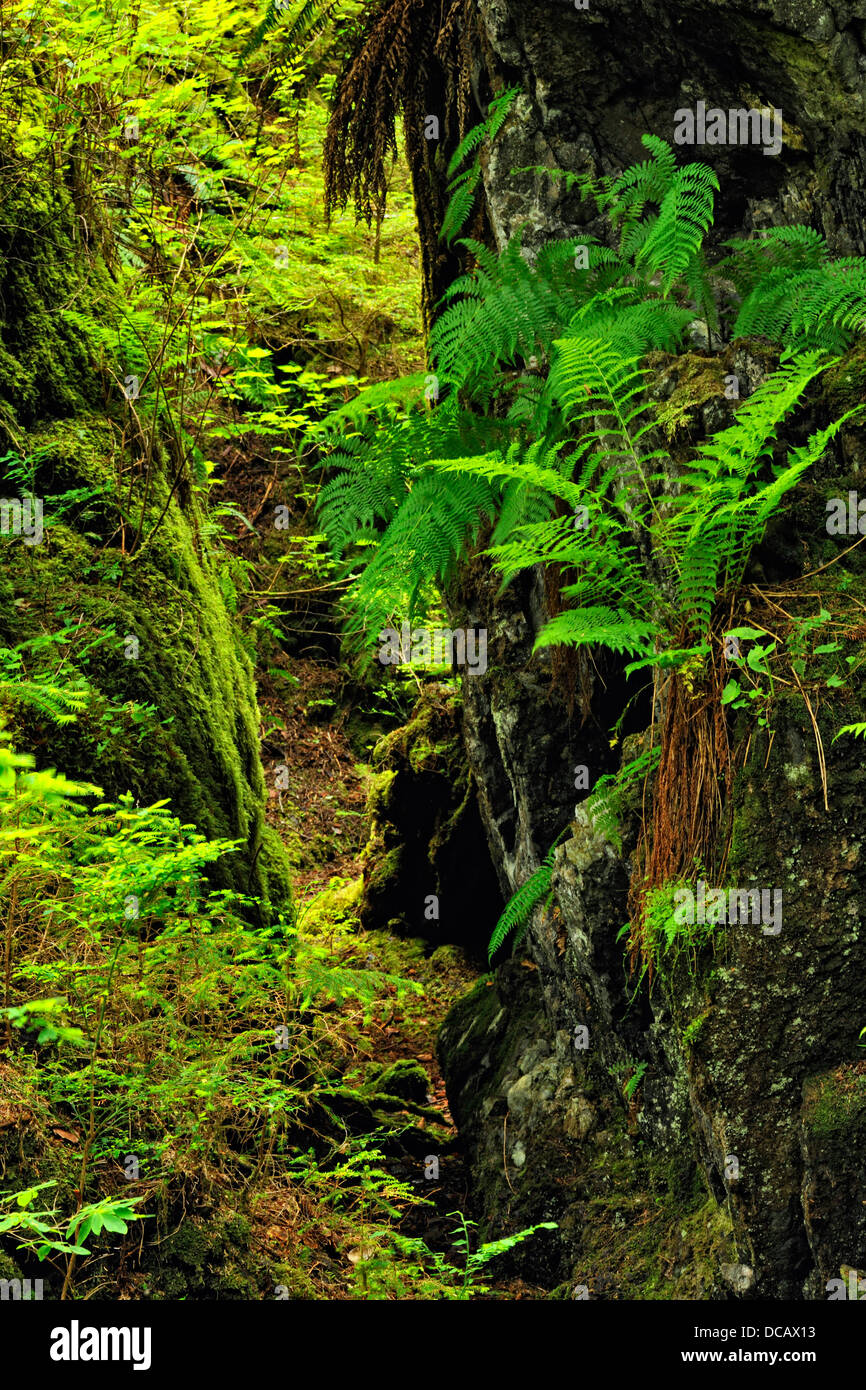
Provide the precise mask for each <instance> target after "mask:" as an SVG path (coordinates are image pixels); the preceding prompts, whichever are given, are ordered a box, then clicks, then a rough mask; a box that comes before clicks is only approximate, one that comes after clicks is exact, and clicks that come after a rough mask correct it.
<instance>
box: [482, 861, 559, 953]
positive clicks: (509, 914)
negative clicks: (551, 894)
mask: <svg viewBox="0 0 866 1390" xmlns="http://www.w3.org/2000/svg"><path fill="white" fill-rule="evenodd" d="M561 839H562V836H561V835H560V836H559V837H558V839H557V840H555V841H554V843H553V844H552V845H551V847H550V849H549V850H548V852H547V854H546V855H545V856H544V859H543V860H542V862H541V864H540V865H539V866H538V868H537V869H536V870H535V872H534V873H532V874H530V876H529V878H528V879H527V880H526V882H525V883H524V884H523V885H522V887H520V888H518V890H517V892H516V893H515V894H514V895H513V897H511V898H510V899H509V900H508V902H507V904H506V906H505V910H504V911H503V912H502V914H501V916H500V918H499V921H498V922H497V923H496V926H495V927H494V928H493V935H492V936H491V938H490V942H489V945H488V947H487V959H488V960H492V959H493V957H494V955H495V954H496V952H497V951H498V950H499V947H500V946H501V945H502V943H503V942H504V941H505V940H506V938H507V937H508V936H510V935H511V933H512V932H513V931H515V930H516V929H517V928H518V927H520V926H521V925H522V924H523V923H524V922H526V921H528V919H529V915H530V913H531V912H532V909H533V908H534V907H535V904H536V903H537V902H540V900H541V899H542V898H543V897H544V895H545V894H546V893H547V892H548V891H549V889H550V885H551V881H552V879H553V861H554V858H555V856H556V849H557V845H558V844H559V840H561ZM515 944H516V943H515Z"/></svg>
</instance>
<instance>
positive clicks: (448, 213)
mask: <svg viewBox="0 0 866 1390" xmlns="http://www.w3.org/2000/svg"><path fill="white" fill-rule="evenodd" d="M519 90H520V89H519V88H518V87H509V88H508V90H507V91H505V92H503V93H502V94H501V96H498V97H496V98H495V99H494V100H493V101H491V103H490V109H489V111H488V113H487V119H486V120H484V121H481V122H480V123H479V124H478V125H476V126H473V128H472V129H471V130H470V131H468V132H467V134H466V135H465V136H464V137H463V139H462V140H461V141H460V144H459V145H458V146H457V149H456V150H455V151H454V154H453V155H452V156H451V159H450V161H449V164H448V174H447V177H448V179H449V184H448V205H447V207H446V209H445V216H444V218H443V220H442V229H441V231H440V233H439V236H440V238H441V239H442V240H444V241H446V242H451V241H453V240H454V238H455V236H456V235H457V233H458V232H459V231H460V230H461V228H462V227H463V226H464V225H465V223H466V220H467V218H468V217H469V214H470V212H471V211H472V206H473V204H474V202H475V195H476V191H477V189H478V184H479V183H480V181H481V165H480V163H479V161H478V159H475V160H474V162H473V163H472V164H471V165H470V166H469V168H468V169H465V170H464V171H463V172H462V173H460V172H459V170H460V166H461V164H463V163H465V161H466V160H467V159H468V157H469V155H470V154H473V153H474V152H475V151H476V150H480V149H481V146H482V145H484V144H492V143H493V141H494V140H495V139H496V137H497V135H498V134H499V132H500V130H501V129H502V127H503V125H504V124H505V121H506V120H507V118H508V114H509V112H510V110H511V107H512V105H513V103H514V99H515V97H516V96H517V94H518V91H519Z"/></svg>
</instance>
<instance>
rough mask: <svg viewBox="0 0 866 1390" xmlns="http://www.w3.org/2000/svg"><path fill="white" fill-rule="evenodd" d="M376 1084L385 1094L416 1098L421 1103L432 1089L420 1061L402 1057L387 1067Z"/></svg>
mask: <svg viewBox="0 0 866 1390" xmlns="http://www.w3.org/2000/svg"><path fill="white" fill-rule="evenodd" d="M376 1085H377V1087H378V1089H379V1091H381V1092H382V1093H383V1094H384V1095H389V1096H401V1097H403V1099H404V1100H414V1101H417V1102H418V1104H419V1105H421V1104H423V1103H424V1101H425V1100H426V1099H427V1095H428V1093H429V1091H430V1078H429V1076H428V1075H427V1073H426V1071H425V1070H424V1068H423V1067H422V1065H421V1063H420V1062H416V1061H415V1060H414V1059H413V1058H409V1057H402V1058H401V1059H400V1060H399V1061H398V1062H394V1063H393V1065H392V1066H390V1067H385V1069H384V1070H383V1071H382V1072H381V1074H380V1076H379V1077H378V1080H377V1082H376Z"/></svg>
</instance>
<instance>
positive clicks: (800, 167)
mask: <svg viewBox="0 0 866 1390" xmlns="http://www.w3.org/2000/svg"><path fill="white" fill-rule="evenodd" d="M479 9H480V11H481V14H482V16H483V20H484V24H485V28H486V33H487V37H488V40H489V52H488V60H487V61H488V67H489V68H490V69H492V70H495V71H496V72H497V74H498V75H499V76H501V77H502V78H504V80H506V81H507V82H509V83H512V82H516V83H519V84H520V86H521V87H522V89H523V92H524V93H526V95H525V96H523V97H521V98H520V100H519V102H518V104H517V105H516V106H515V108H514V112H513V115H512V117H511V119H510V120H509V122H508V124H507V125H506V127H505V129H504V131H503V134H502V137H501V139H500V140H499V142H498V144H497V147H496V148H495V149H494V151H493V154H492V155H491V158H490V161H489V164H488V167H487V170H486V173H485V184H486V189H487V194H488V205H489V210H490V220H491V225H492V227H493V229H494V232H495V234H496V237H497V240H499V241H500V243H502V242H504V241H505V240H507V239H508V237H509V236H510V235H511V233H512V232H513V231H514V230H515V229H516V228H517V226H518V225H520V224H521V223H527V224H528V229H527V234H526V241H525V244H526V245H527V246H530V247H531V246H532V245H535V244H538V243H539V242H541V241H544V240H546V239H547V238H548V237H550V236H560V235H561V236H569V235H573V234H575V233H576V232H578V231H579V230H580V228H581V226H584V225H591V224H587V209H585V208H582V207H581V206H580V202H579V198H578V196H577V194H576V193H574V192H573V193H572V194H570V195H567V194H565V193H562V192H559V191H557V188H556V187H552V186H551V184H550V181H549V180H548V179H546V178H544V179H541V178H539V177H537V176H535V175H532V174H528V173H527V174H523V175H520V176H519V177H518V178H517V179H512V178H510V177H509V171H510V170H511V169H513V168H517V169H521V168H527V167H528V166H533V165H544V166H547V167H549V168H558V169H566V170H568V171H570V172H582V171H584V170H593V171H594V172H596V173H611V172H619V171H620V170H621V169H623V168H626V167H627V166H628V165H629V164H632V163H634V162H635V161H637V160H640V159H643V158H644V157H645V152H644V149H643V146H642V145H641V143H640V137H641V135H643V134H644V133H645V132H649V133H651V134H654V135H659V136H661V137H662V138H663V139H665V140H667V141H668V142H669V143H673V142H674V137H675V130H676V125H677V117H676V113H677V112H678V111H679V110H683V109H688V108H691V109H694V108H695V107H696V103H697V102H698V101H703V102H705V103H706V107H707V108H708V109H712V108H719V109H722V110H724V111H726V112H727V111H730V110H732V109H735V110H739V109H746V110H748V109H755V110H759V109H761V108H763V107H767V108H774V109H776V110H779V111H780V112H781V120H782V123H783V146H782V150H781V152H780V154H779V155H778V156H773V155H764V153H763V150H762V148H760V147H759V146H758V145H757V144H754V145H726V146H717V145H704V146H702V147H700V148H699V149H696V150H695V151H694V155H695V157H698V158H701V159H703V160H704V161H705V162H707V163H709V164H711V165H712V166H713V167H714V168H715V169H716V171H717V173H718V174H719V178H720V182H721V185H722V198H721V202H720V207H719V216H718V219H717V223H716V233H717V235H718V236H719V237H720V238H722V237H724V236H728V235H731V234H737V235H742V234H745V233H747V232H748V231H750V230H752V229H753V228H760V227H766V226H772V225H777V224H780V223H788V222H799V221H807V220H809V219H810V216H811V215H813V214H816V215H817V217H818V219H819V223H818V225H820V226H821V230H822V231H823V232H824V233H825V235H826V236H827V238H828V240H829V241H830V243H831V246H832V248H833V249H834V251H835V252H836V253H837V254H839V255H854V254H861V255H862V254H863V252H864V251H866V231H864V216H863V214H864V209H866V140H864V136H866V23H864V21H866V8H864V6H863V4H862V3H859V4H855V5H845V6H840V5H833V6H830V5H824V4H821V3H809V0H804V3H800V2H799V0H789V2H788V3H786V2H785V0H779V3H771V0H763V3H761V2H760V0H759V3H757V4H753V3H751V0H739V2H738V0H717V2H716V3H714V4H712V5H706V4H703V3H688V2H686V3H684V0H675V3H672V4H671V3H661V2H660V0H642V3H640V4H633V3H626V4H622V3H621V2H620V0H589V4H588V8H586V9H576V8H575V5H574V3H573V0H520V3H517V0H479Z"/></svg>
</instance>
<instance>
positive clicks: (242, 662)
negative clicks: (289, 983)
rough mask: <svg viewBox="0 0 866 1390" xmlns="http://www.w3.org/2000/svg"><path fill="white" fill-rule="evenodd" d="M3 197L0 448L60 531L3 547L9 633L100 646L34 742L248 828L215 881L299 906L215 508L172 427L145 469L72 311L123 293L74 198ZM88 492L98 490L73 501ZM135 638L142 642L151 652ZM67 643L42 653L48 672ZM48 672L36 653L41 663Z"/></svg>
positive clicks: (3, 631) (14, 639) (73, 762)
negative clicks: (84, 239) (67, 712)
mask: <svg viewBox="0 0 866 1390" xmlns="http://www.w3.org/2000/svg"><path fill="white" fill-rule="evenodd" d="M5 206H6V214H7V219H6V220H7V223H8V225H9V228H11V229H12V230H11V235H10V238H9V240H8V242H7V245H6V247H5V249H4V251H3V252H2V253H0V305H2V315H3V317H2V319H0V445H5V447H6V449H7V450H8V451H9V452H12V453H14V454H17V455H19V456H20V458H22V459H23V460H25V462H26V463H27V464H28V465H29V466H30V468H31V469H32V470H33V473H34V477H33V483H34V491H35V492H36V495H37V496H41V497H43V499H44V505H45V524H46V530H45V536H44V539H43V542H42V543H41V544H40V545H38V546H26V545H23V544H18V543H14V542H13V543H11V544H7V545H5V546H4V550H3V555H4V576H3V593H4V596H5V597H6V600H7V601H6V602H5V603H4V605H3V608H2V613H0V641H3V642H4V643H6V644H7V645H9V646H15V645H18V644H19V643H21V642H24V641H28V640H30V639H34V638H42V639H44V634H45V633H46V632H56V631H57V630H58V629H59V628H60V627H61V626H62V625H64V624H67V625H69V627H70V630H72V629H74V630H75V632H76V637H75V639H74V640H72V641H71V642H70V643H69V645H68V646H67V647H66V648H65V649H64V651H63V658H64V664H65V668H66V670H67V671H69V670H70V668H74V665H75V661H76V654H77V652H78V651H79V650H80V649H81V648H82V647H83V646H85V645H89V646H90V651H89V653H88V655H87V657H86V662H85V663H84V664H83V666H82V670H83V672H84V674H85V676H86V678H87V680H88V682H89V684H90V685H91V687H92V690H93V699H92V701H91V703H90V706H89V708H88V711H87V713H86V714H85V715H84V716H82V717H81V718H80V719H79V720H77V721H76V723H75V724H73V725H70V726H66V727H63V728H58V727H56V726H54V725H52V724H50V723H48V722H47V721H45V720H44V719H43V720H42V721H41V723H40V720H39V719H38V718H37V717H36V716H35V715H34V714H33V713H32V712H31V713H29V714H28V713H26V712H22V710H21V708H20V706H19V707H18V708H17V709H16V716H17V717H18V720H19V729H18V730H17V732H18V733H19V734H20V735H22V736H23V737H20V738H19V742H20V743H21V744H22V746H23V747H25V748H27V749H29V750H31V751H33V752H34V753H35V755H36V758H37V764H38V765H39V766H43V765H46V764H48V765H51V766H54V767H57V768H60V769H61V770H62V771H63V772H65V773H66V774H67V775H69V776H73V777H80V778H85V779H90V778H91V777H92V775H93V774H92V769H93V767H94V766H95V765H98V766H99V777H100V780H101V783H102V785H103V788H104V790H105V792H106V795H107V796H109V797H115V796H117V795H119V794H120V793H121V792H123V791H126V790H129V791H131V792H132V793H133V795H134V796H135V797H136V799H137V800H139V801H142V802H150V801H157V800H163V799H165V800H167V801H169V802H170V804H171V808H172V810H173V812H174V813H175V814H176V815H178V816H179V817H180V819H181V820H182V821H184V822H186V823H189V824H192V825H195V826H196V827H197V829H198V830H199V831H201V832H202V833H203V834H205V835H207V836H208V837H210V838H225V839H232V840H238V841H239V842H240V846H239V849H238V851H237V852H236V853H235V854H233V855H231V856H228V857H226V858H224V859H223V860H222V861H221V862H220V863H219V864H217V865H215V866H214V869H213V872H212V875H211V877H212V879H213V881H214V882H215V884H216V885H217V886H219V887H226V888H231V889H233V890H234V891H236V892H239V893H242V894H248V895H253V896H256V897H260V898H261V899H262V901H263V904H264V911H265V915H269V914H270V911H271V909H272V908H279V907H283V906H287V905H288V902H289V879H288V862H287V860H286V856H285V854H284V852H283V850H282V847H281V845H280V843H279V841H278V839H277V838H276V836H275V835H274V834H273V833H271V832H269V831H267V830H266V828H265V822H264V805H265V787H264V777H263V774H262V768H261V763H260V759H259V751H258V733H259V723H260V721H259V715H258V710H257V707H256V698H255V687H254V681H253V670H252V665H251V662H250V659H249V656H248V655H247V653H246V652H245V651H244V649H243V645H242V643H241V640H240V636H239V633H238V630H237V628H236V626H235V624H234V622H233V620H232V618H231V616H230V614H229V613H228V611H227V609H226V604H225V601H224V598H223V594H222V591H221V582H220V581H221V574H220V568H219V567H220V559H219V558H218V556H217V555H216V553H209V552H207V551H206V550H205V548H204V545H203V539H202V522H203V520H204V512H203V508H202V506H201V503H200V501H199V499H198V498H197V496H196V493H195V491H194V489H193V486H192V480H191V478H190V477H189V476H188V475H186V474H183V473H182V475H181V478H180V480H179V486H178V488H177V491H176V492H175V493H174V494H170V491H169V481H168V479H169V476H170V474H173V473H174V472H175V469H174V464H173V462H172V460H171V459H170V457H169V454H168V451H167V450H166V448H165V447H164V446H163V444H162V443H161V441H160V437H159V434H158V432H156V435H155V438H154V440H153V442H152V447H151V449H150V451H149V462H148V465H147V467H146V468H145V467H143V466H142V464H141V463H140V462H139V461H137V460H136V459H135V458H133V457H131V456H130V452H129V448H128V446H125V445H124V443H123V438H124V436H123V430H122V420H121V418H120V416H119V415H118V419H117V420H116V421H115V420H114V419H113V418H112V410H113V407H112V405H111V403H110V402H109V405H108V407H107V408H106V400H105V397H106V391H107V390H108V391H109V394H110V389H111V388H110V387H108V386H107V380H108V379H107V377H105V376H103V375H102V374H101V373H100V372H99V371H98V370H95V369H94V368H95V366H96V364H97V362H98V360H99V359H100V357H101V356H103V349H102V347H101V346H100V345H98V344H97V342H96V340H95V335H96V333H97V329H96V327H95V325H94V326H90V327H89V326H88V323H87V319H86V316H85V315H83V314H76V313H67V312H66V306H68V305H69V304H70V302H71V301H72V300H75V301H76V302H77V303H79V304H91V305H93V304H96V303H98V304H99V306H100V311H101V312H103V313H104V314H107V315H109V317H110V309H111V301H112V296H113V295H115V294H116V290H115V289H114V288H113V286H112V283H111V282H110V281H109V279H108V276H107V273H106V272H105V269H104V267H103V268H100V266H99V262H98V259H94V260H93V262H91V261H90V260H88V262H87V264H86V265H85V264H84V263H83V262H81V261H80V260H79V259H78V253H77V250H76V246H75V241H74V227H75V220H74V216H73V213H72V211H71V209H70V208H69V206H68V205H67V204H66V203H65V202H64V201H63V199H62V197H60V196H59V195H58V196H57V197H56V198H55V195H51V196H49V195H48V194H46V193H42V192H40V191H39V190H38V189H37V188H36V187H30V188H28V189H27V190H25V191H22V192H20V193H18V194H13V195H11V196H10V198H9V199H8V200H7V203H6V205H5ZM47 229H50V234H49V232H48V231H47ZM73 291H74V293H73ZM119 406H120V402H118V409H119ZM146 423H147V422H145V424H146ZM148 473H149V475H150V476H149V477H147V474H148ZM0 482H2V477H0ZM76 489H86V490H88V491H89V492H91V493H96V494H97V495H96V496H91V497H89V498H84V497H80V496H79V497H74V496H73V497H70V496H69V494H70V492H71V491H74V490H76ZM163 512H164V515H163ZM137 540H138V542H139V543H138V544H137V545H136V541H137ZM127 636H134V637H135V638H136V639H137V641H138V654H137V657H136V658H135V659H127V652H128V650H129V648H128V647H127V646H126V641H125V639H126V637H127ZM99 638H102V639H103V640H101V641H95V639H99ZM59 655H60V652H59V650H58V649H56V648H55V649H54V650H53V651H52V650H51V649H50V648H49V649H47V650H46V649H44V647H43V648H42V649H41V656H40V658H39V660H41V661H42V670H43V672H45V673H47V674H50V671H51V669H52V665H54V666H56V663H57V659H58V657H59ZM38 673H39V661H38V660H37V659H36V658H33V659H32V661H31V663H30V665H29V668H28V674H29V675H33V674H38ZM136 707H139V708H138V709H136Z"/></svg>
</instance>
